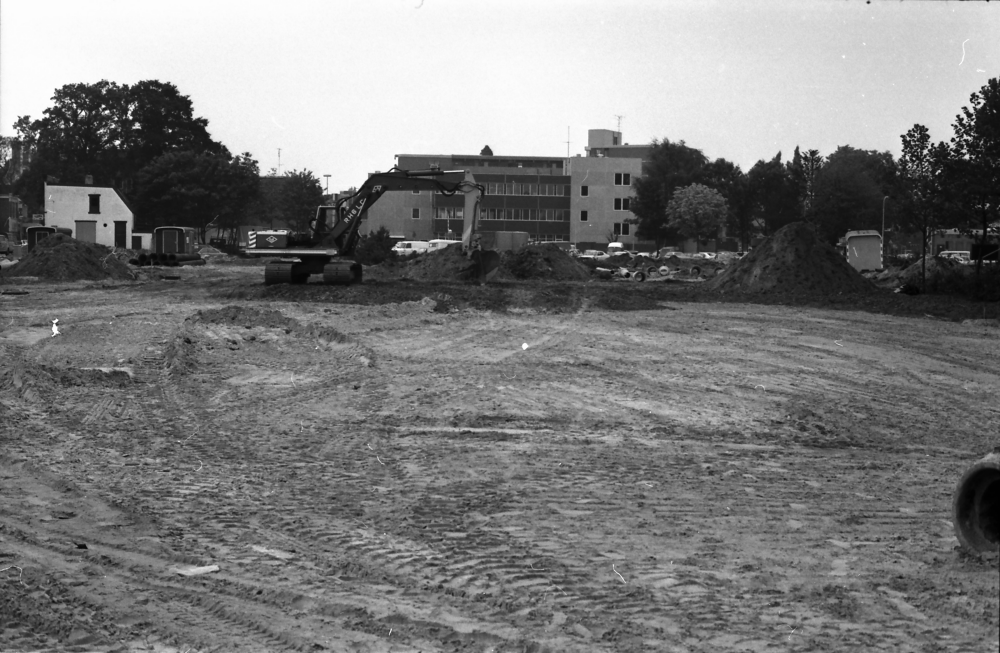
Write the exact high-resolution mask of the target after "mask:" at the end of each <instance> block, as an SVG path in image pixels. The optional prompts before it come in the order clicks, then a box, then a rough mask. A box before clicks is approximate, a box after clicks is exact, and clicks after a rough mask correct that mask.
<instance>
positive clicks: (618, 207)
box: [615, 197, 632, 211]
mask: <svg viewBox="0 0 1000 653" xmlns="http://www.w3.org/2000/svg"><path fill="white" fill-rule="evenodd" d="M631 205H632V202H631V198H630V197H616V198H615V211H628V210H630V209H629V207H630V206H631Z"/></svg>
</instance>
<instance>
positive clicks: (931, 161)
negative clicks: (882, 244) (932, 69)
mask: <svg viewBox="0 0 1000 653" xmlns="http://www.w3.org/2000/svg"><path fill="white" fill-rule="evenodd" d="M901 138H902V141H903V153H902V155H901V156H900V157H899V182H900V191H901V192H900V195H899V197H900V204H901V205H902V209H903V210H902V216H901V217H902V222H903V225H904V228H908V229H913V230H917V231H920V234H921V236H922V237H921V239H920V241H921V259H922V261H923V266H922V268H921V273H920V277H921V286H925V285H926V281H927V243H928V240H929V237H930V234H931V231H933V229H934V228H935V226H936V225H937V224H939V219H940V216H941V214H942V207H943V205H944V203H945V201H946V193H945V189H944V186H943V183H944V175H945V173H946V170H947V168H948V166H949V163H948V162H949V161H950V159H951V152H950V148H949V147H948V144H947V143H939V144H938V145H936V146H935V145H932V144H931V139H930V134H929V133H928V131H927V128H926V127H924V126H923V125H914V126H913V127H911V128H910V130H909V131H908V132H906V133H905V134H903V135H902V137H901Z"/></svg>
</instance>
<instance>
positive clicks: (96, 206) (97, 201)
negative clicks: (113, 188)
mask: <svg viewBox="0 0 1000 653" xmlns="http://www.w3.org/2000/svg"><path fill="white" fill-rule="evenodd" d="M89 197H90V211H89V212H90V213H100V212H101V196H100V195H90V196H89Z"/></svg>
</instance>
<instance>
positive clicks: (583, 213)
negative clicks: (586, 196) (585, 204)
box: [580, 186, 587, 222]
mask: <svg viewBox="0 0 1000 653" xmlns="http://www.w3.org/2000/svg"><path fill="white" fill-rule="evenodd" d="M584 188H586V186H584ZM586 221H587V212H586V211H580V222H586Z"/></svg>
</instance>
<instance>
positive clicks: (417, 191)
mask: <svg viewBox="0 0 1000 653" xmlns="http://www.w3.org/2000/svg"><path fill="white" fill-rule="evenodd" d="M410 192H411V193H413V194H414V195H419V194H420V191H419V190H413V191H410Z"/></svg>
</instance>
